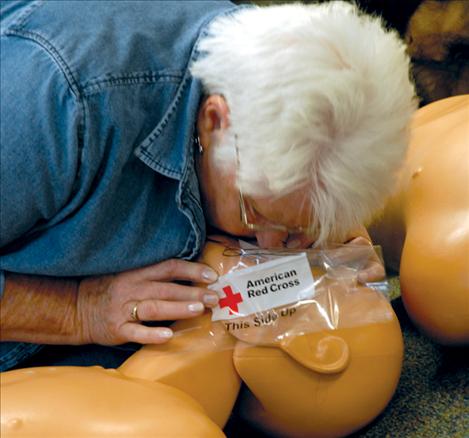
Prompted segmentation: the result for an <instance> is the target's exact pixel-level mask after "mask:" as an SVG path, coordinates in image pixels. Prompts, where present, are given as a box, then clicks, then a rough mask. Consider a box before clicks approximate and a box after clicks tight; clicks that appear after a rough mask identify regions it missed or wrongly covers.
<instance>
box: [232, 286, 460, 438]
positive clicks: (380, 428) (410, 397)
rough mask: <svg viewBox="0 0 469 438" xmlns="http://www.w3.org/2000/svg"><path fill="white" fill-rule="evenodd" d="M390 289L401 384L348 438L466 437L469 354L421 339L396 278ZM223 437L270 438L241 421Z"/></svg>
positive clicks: (233, 422)
mask: <svg viewBox="0 0 469 438" xmlns="http://www.w3.org/2000/svg"><path fill="white" fill-rule="evenodd" d="M391 286H392V292H391V298H392V305H393V308H394V310H395V312H396V314H397V316H398V318H399V321H400V323H401V328H402V333H403V336H404V344H405V354H404V364H403V369H402V375H401V379H400V382H399V385H398V388H397V390H396V393H395V395H394V397H393V399H392V400H391V402H390V403H389V405H388V406H387V408H386V409H385V411H384V412H383V413H382V414H381V415H380V416H379V417H378V418H376V419H375V421H373V422H372V423H371V424H369V425H368V426H367V427H366V428H364V429H362V430H361V431H359V432H357V433H355V434H353V435H351V436H350V438H468V437H469V367H468V365H469V349H468V348H449V347H442V346H439V345H437V344H435V343H433V342H432V341H430V340H429V339H428V338H426V337H425V336H423V335H422V334H420V333H419V332H418V331H417V330H416V328H415V327H414V326H413V324H412V322H411V321H410V320H409V318H408V317H407V314H406V312H405V309H404V307H403V305H402V300H401V298H400V297H399V282H398V278H397V277H393V278H391ZM225 433H226V435H227V437H229V438H238V437H241V436H246V437H247V436H249V437H254V438H267V435H265V434H262V433H260V432H257V431H255V430H253V429H251V428H250V427H249V426H248V425H246V424H244V423H243V422H242V421H240V420H239V419H237V418H233V419H232V420H230V422H229V423H228V425H227V427H226V428H225Z"/></svg>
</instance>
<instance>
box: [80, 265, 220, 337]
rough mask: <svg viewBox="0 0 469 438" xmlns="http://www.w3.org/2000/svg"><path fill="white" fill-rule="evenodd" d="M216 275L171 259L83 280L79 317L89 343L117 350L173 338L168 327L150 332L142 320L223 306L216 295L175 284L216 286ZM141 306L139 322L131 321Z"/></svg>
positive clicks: (188, 314)
mask: <svg viewBox="0 0 469 438" xmlns="http://www.w3.org/2000/svg"><path fill="white" fill-rule="evenodd" d="M216 279H217V274H216V272H215V271H214V270H213V269H211V268H209V267H208V266H206V265H204V264H201V263H195V262H188V261H184V260H176V259H171V260H167V261H164V262H161V263H157V264H154V265H151V266H148V267H145V268H140V269H134V270H131V271H127V272H123V273H120V274H115V275H106V276H100V277H91V278H88V279H84V280H82V281H81V283H80V285H79V290H78V302H77V307H78V318H79V322H80V323H81V324H80V326H81V327H82V331H83V333H82V337H83V341H84V342H86V343H94V344H102V345H116V344H122V343H125V342H137V343H141V344H160V343H164V342H166V341H168V340H169V339H170V338H171V337H172V331H171V329H169V328H166V327H147V326H145V325H143V324H141V323H140V321H166V320H177V319H187V318H193V317H195V316H198V315H200V314H201V313H202V312H203V311H204V308H205V306H206V307H213V306H215V305H216V304H217V303H218V296H217V295H216V293H215V292H213V291H210V290H208V289H205V288H203V287H195V286H186V285H182V284H178V283H174V281H177V280H180V281H189V282H194V283H206V284H209V283H212V282H214V281H216ZM135 306H137V307H136V310H137V314H138V319H139V320H138V321H137V320H135V319H134V318H133V317H132V311H133V309H134V307H135Z"/></svg>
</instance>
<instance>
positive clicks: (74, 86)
mask: <svg viewBox="0 0 469 438" xmlns="http://www.w3.org/2000/svg"><path fill="white" fill-rule="evenodd" d="M4 35H6V36H16V37H20V38H25V39H28V40H31V41H33V42H35V43H36V44H37V45H39V46H40V47H42V48H43V49H44V50H45V51H46V52H47V53H48V54H49V55H50V56H51V57H52V59H53V60H54V61H55V63H56V64H57V65H58V66H59V68H60V69H61V70H62V72H63V74H64V77H65V79H66V80H67V82H68V84H69V86H70V89H71V91H72V93H73V94H74V95H75V97H76V98H77V99H79V100H81V92H80V87H79V86H78V83H77V81H76V79H75V77H74V75H73V72H72V69H71V68H70V67H69V66H68V64H67V63H66V62H65V60H64V59H63V57H62V55H61V54H60V52H59V51H58V50H57V49H56V48H55V47H54V46H53V45H52V44H51V43H50V42H49V41H48V40H47V39H46V38H44V37H43V36H42V35H40V34H38V33H36V32H31V31H25V30H20V29H10V30H8V31H6V32H5V33H4Z"/></svg>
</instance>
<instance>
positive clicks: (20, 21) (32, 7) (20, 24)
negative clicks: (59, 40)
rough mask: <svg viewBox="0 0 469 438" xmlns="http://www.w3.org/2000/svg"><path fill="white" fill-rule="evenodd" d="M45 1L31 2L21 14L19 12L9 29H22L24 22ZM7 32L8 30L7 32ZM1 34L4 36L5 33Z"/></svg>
mask: <svg viewBox="0 0 469 438" xmlns="http://www.w3.org/2000/svg"><path fill="white" fill-rule="evenodd" d="M44 2H45V0H36V1H34V2H31V3H29V4H28V5H27V6H26V8H25V10H24V11H23V12H21V13H20V14H19V15H18V17H17V18H16V19H15V20H13V23H12V24H10V26H9V27H10V28H11V27H16V28H20V27H24V25H25V22H26V20H27V19H28V18H29V17H30V16H31V14H32V13H33V12H34V11H35V10H36V9H37V8H38V7H39V6H42V5H43V4H44ZM7 32H8V30H7ZM2 34H5V32H2Z"/></svg>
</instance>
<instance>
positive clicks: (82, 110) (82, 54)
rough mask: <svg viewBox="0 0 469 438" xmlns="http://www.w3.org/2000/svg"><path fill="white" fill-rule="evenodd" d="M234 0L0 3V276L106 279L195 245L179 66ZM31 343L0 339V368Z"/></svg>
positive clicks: (200, 237) (189, 118) (192, 251)
mask: <svg viewBox="0 0 469 438" xmlns="http://www.w3.org/2000/svg"><path fill="white" fill-rule="evenodd" d="M235 8H237V7H236V6H235V5H233V4H232V3H230V2H225V1H200V2H198V1H187V2H185V1H168V2H164V1H155V2H153V1H115V2H103V1H78V2H69V1H34V2H24V1H21V2H16V1H10V2H2V10H1V12H2V15H1V17H2V18H1V125H0V127H1V130H0V135H1V137H0V145H1V155H0V158H1V160H0V184H1V185H0V190H1V192H0V195H1V196H0V198H1V204H0V207H1V209H0V269H1V271H2V272H4V271H11V272H16V273H25V274H37V275H43V276H44V275H45V276H59V277H69V276H73V277H76V276H86V275H94V274H106V273H112V272H119V271H123V270H127V269H131V268H135V267H141V266H145V265H149V264H151V263H155V262H158V261H162V260H165V259H168V258H173V257H176V258H184V259H192V258H194V257H195V256H196V255H197V254H198V253H199V252H200V250H201V248H202V245H203V242H204V240H205V221H204V215H203V211H202V207H201V201H200V195H199V187H198V180H197V175H196V172H195V166H194V147H193V134H194V126H195V123H196V116H197V110H198V106H199V103H200V99H201V97H202V86H201V84H200V81H198V80H195V79H194V78H192V77H191V75H190V73H189V70H188V66H189V65H190V63H191V62H192V61H193V60H194V59H195V58H196V57H197V56H199V52H198V50H197V42H198V40H199V39H200V38H202V37H203V35H204V32H205V31H206V28H207V24H208V23H209V22H210V20H212V19H213V18H214V17H216V16H218V15H219V14H222V13H231V11H234V10H235ZM2 289H3V288H2V287H1V284H0V292H1V291H2ZM39 348H40V346H38V345H33V344H25V343H11V342H8V343H1V344H0V366H1V367H2V369H7V368H9V367H12V366H14V365H15V364H16V363H18V361H20V360H22V359H24V358H26V357H27V356H29V355H31V354H32V353H33V352H35V351H37V350H38V349H39Z"/></svg>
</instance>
